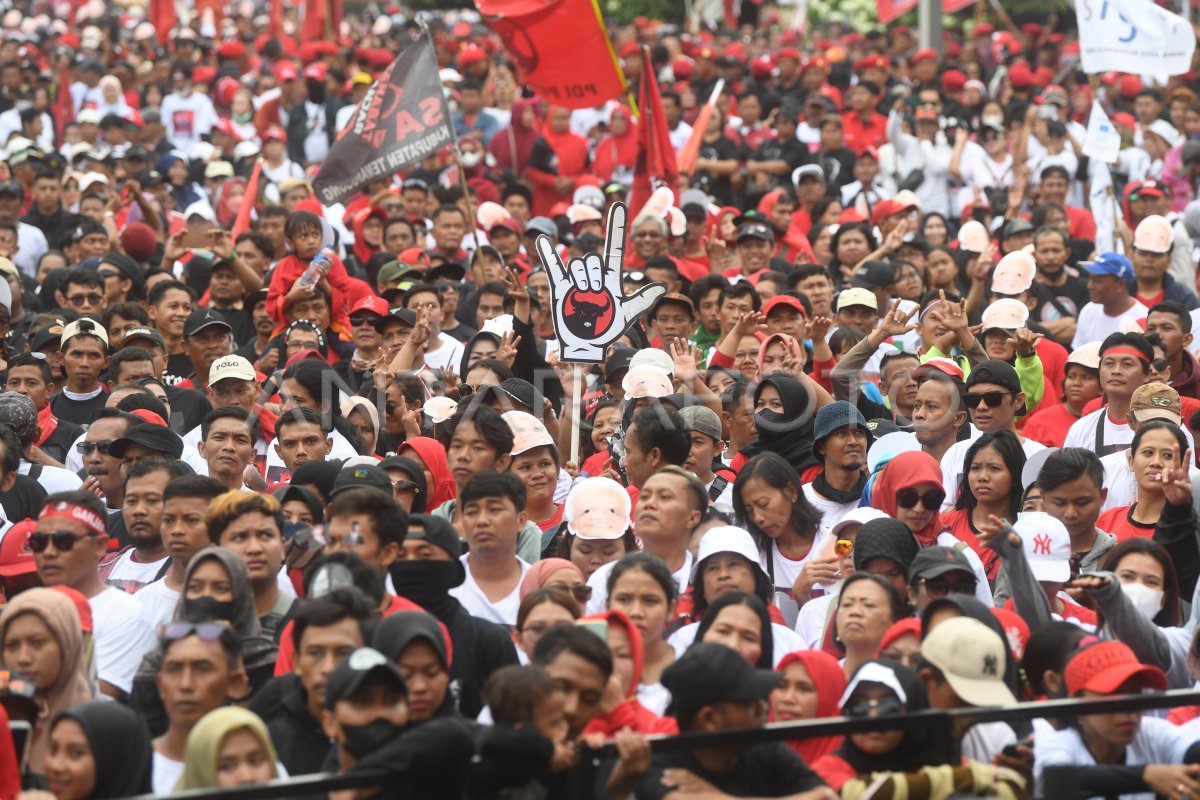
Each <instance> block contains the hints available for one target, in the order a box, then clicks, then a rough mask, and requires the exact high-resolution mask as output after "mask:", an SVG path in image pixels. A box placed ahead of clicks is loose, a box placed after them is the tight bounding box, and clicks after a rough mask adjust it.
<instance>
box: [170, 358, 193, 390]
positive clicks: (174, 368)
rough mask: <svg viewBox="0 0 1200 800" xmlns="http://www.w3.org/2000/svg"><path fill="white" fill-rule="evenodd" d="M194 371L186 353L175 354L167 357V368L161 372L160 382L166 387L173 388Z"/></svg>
mask: <svg viewBox="0 0 1200 800" xmlns="http://www.w3.org/2000/svg"><path fill="white" fill-rule="evenodd" d="M195 371H196V368H195V367H193V366H192V360H191V359H190V358H188V356H187V353H176V354H175V355H173V356H167V368H166V369H164V370H163V376H162V380H163V383H165V384H166V385H167V386H174V385H175V384H177V383H179V382H180V381H181V380H183V379H184V378H186V377H187V376H188V375H191V374H192V373H193V372H195Z"/></svg>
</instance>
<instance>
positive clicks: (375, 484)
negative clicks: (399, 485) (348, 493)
mask: <svg viewBox="0 0 1200 800" xmlns="http://www.w3.org/2000/svg"><path fill="white" fill-rule="evenodd" d="M363 488H366V489H378V490H379V491H381V492H383V493H384V494H386V495H387V496H388V497H391V496H392V479H391V478H389V477H388V474H387V472H386V471H385V470H383V469H382V468H380V467H377V466H373V465H370V464H356V465H354V466H352V467H342V469H341V471H340V472H338V474H337V477H336V478H334V479H333V488H332V489H330V490H329V499H330V500H332V499H333V497H334V495H336V494H337V493H338V492H340V491H342V490H343V489H363Z"/></svg>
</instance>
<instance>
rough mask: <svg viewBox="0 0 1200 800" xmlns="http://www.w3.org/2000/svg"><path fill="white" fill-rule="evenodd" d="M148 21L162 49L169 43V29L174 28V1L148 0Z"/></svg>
mask: <svg viewBox="0 0 1200 800" xmlns="http://www.w3.org/2000/svg"><path fill="white" fill-rule="evenodd" d="M150 21H151V22H152V23H154V30H155V31H156V32H157V33H158V43H159V44H160V45H162V46H163V47H166V46H167V44H168V43H169V42H170V41H171V29H172V28H174V27H175V22H176V20H175V0H150Z"/></svg>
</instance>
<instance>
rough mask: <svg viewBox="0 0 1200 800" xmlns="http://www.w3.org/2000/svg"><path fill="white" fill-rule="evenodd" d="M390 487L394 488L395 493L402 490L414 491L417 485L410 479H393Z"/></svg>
mask: <svg viewBox="0 0 1200 800" xmlns="http://www.w3.org/2000/svg"><path fill="white" fill-rule="evenodd" d="M392 489H393V490H395V492H396V493H397V494H400V493H402V492H415V491H417V485H416V484H415V483H413V482H412V481H393V482H392Z"/></svg>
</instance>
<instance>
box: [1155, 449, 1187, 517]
mask: <svg viewBox="0 0 1200 800" xmlns="http://www.w3.org/2000/svg"><path fill="white" fill-rule="evenodd" d="M1191 463H1192V451H1191V449H1188V450H1184V451H1183V458H1182V459H1181V460H1180V462H1179V466H1177V467H1174V468H1172V469H1169V470H1166V471H1165V472H1164V473H1163V474H1162V478H1161V480H1162V485H1163V494H1164V495H1166V496H1167V502H1168V503H1171V504H1172V505H1176V506H1181V505H1185V504H1190V503H1191V502H1192V481H1191V478H1190V477H1189V476H1188V464H1191Z"/></svg>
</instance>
